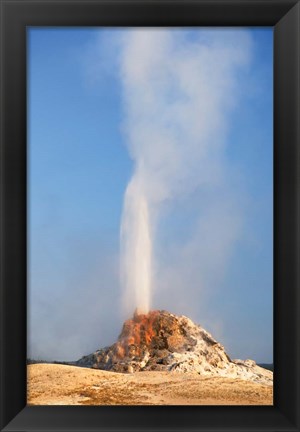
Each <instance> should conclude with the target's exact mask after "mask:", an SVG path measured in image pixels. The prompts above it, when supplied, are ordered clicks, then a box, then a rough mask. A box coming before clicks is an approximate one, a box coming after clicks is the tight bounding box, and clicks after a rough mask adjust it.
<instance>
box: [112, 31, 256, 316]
mask: <svg viewBox="0 0 300 432" xmlns="http://www.w3.org/2000/svg"><path fill="white" fill-rule="evenodd" d="M249 50H250V36H249V33H248V32H247V31H245V30H233V31H231V30H229V29H227V30H221V29H220V30H218V31H216V30H207V29H203V30H196V31H186V30H174V29H171V30H170V29H132V30H129V31H126V32H124V33H123V37H122V43H121V61H120V71H121V82H122V88H123V103H124V130H125V133H126V138H127V145H128V149H129V153H130V156H131V158H132V159H133V161H134V164H135V166H134V172H133V175H132V178H131V180H130V182H129V184H128V186H127V189H126V193H125V199H124V208H123V214H122V222H121V281H122V283H123V286H124V290H123V305H124V306H125V308H126V313H130V312H132V311H133V309H135V308H138V309H140V310H142V311H144V312H148V311H149V308H150V303H151V293H152V292H153V288H154V287H155V286H156V282H155V279H156V278H157V279H159V278H160V269H159V263H157V262H156V261H155V254H154V252H153V251H154V250H155V247H156V243H157V242H158V240H159V239H158V238H157V237H158V236H156V231H157V223H158V221H159V220H160V219H159V218H160V215H161V209H162V208H164V209H165V208H166V206H167V204H168V205H170V203H172V201H174V199H175V200H177V201H178V200H179V202H180V199H182V197H187V196H189V194H192V193H193V192H195V191H196V190H199V188H201V190H204V191H207V190H209V191H212V193H213V191H214V188H218V187H224V184H226V162H224V161H225V160H226V158H225V151H224V149H225V144H226V132H227V128H228V124H229V122H230V115H231V112H232V108H233V107H234V105H235V104H236V102H237V98H238V86H237V84H238V79H237V72H238V70H239V68H240V67H241V66H244V65H245V64H247V63H248V60H249ZM221 185H223V186H221Z"/></svg>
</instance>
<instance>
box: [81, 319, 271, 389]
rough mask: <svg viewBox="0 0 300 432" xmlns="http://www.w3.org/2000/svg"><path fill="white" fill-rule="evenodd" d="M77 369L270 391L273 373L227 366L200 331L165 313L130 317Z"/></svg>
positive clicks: (248, 364)
mask: <svg viewBox="0 0 300 432" xmlns="http://www.w3.org/2000/svg"><path fill="white" fill-rule="evenodd" d="M76 364H77V365H78V366H84V367H91V368H96V369H102V370H108V371H114V372H129V373H132V372H136V371H171V372H197V373H199V374H200V375H209V376H222V377H228V378H240V379H246V380H251V381H254V382H259V383H261V384H267V385H272V384H273V373H272V372H271V371H268V370H266V369H263V368H261V367H259V366H257V365H256V363H255V361H253V360H232V359H230V358H229V356H228V355H227V354H226V352H225V349H224V347H223V346H222V345H221V344H220V343H219V342H218V341H216V340H215V339H214V338H213V337H212V336H211V335H210V334H209V333H208V332H207V331H206V330H204V328H202V327H201V326H200V325H196V324H195V323H193V322H192V321H191V320H190V319H189V318H187V317H185V316H176V315H173V314H171V313H169V312H166V311H151V312H149V313H148V314H146V315H145V314H140V313H138V312H135V314H134V316H133V318H132V319H129V320H127V321H125V323H124V325H123V329H122V332H121V334H120V336H119V338H118V340H117V342H116V343H114V344H113V345H112V346H110V347H106V348H103V349H100V350H98V351H96V352H94V353H92V354H90V355H87V356H84V357H82V358H81V359H80V360H78V361H77V362H76Z"/></svg>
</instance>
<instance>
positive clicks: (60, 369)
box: [27, 364, 273, 405]
mask: <svg viewBox="0 0 300 432" xmlns="http://www.w3.org/2000/svg"><path fill="white" fill-rule="evenodd" d="M27 374H28V376H27V403H28V404H29V405H273V387H272V386H267V385H262V384H257V383H254V382H251V381H244V380H240V379H233V378H223V377H208V376H200V375H199V374H197V373H172V372H156V371H151V372H135V373H132V374H123V373H115V372H107V371H103V370H96V369H88V368H81V367H76V366H67V365H59V364H32V365H29V366H28V369H27Z"/></svg>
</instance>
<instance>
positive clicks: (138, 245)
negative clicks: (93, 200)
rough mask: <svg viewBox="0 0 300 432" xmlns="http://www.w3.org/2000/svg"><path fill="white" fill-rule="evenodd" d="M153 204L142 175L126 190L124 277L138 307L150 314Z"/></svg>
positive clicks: (123, 223)
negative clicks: (144, 186) (145, 189)
mask: <svg viewBox="0 0 300 432" xmlns="http://www.w3.org/2000/svg"><path fill="white" fill-rule="evenodd" d="M149 217H150V215H149V206H148V202H147V199H146V196H145V193H144V191H143V187H142V184H141V181H140V180H139V177H138V175H134V176H133V178H132V180H131V181H130V183H129V184H128V186H127V189H126V193H125V202H124V210H123V215H122V224H121V265H122V271H121V277H122V279H123V283H124V285H125V291H126V294H127V295H128V298H129V299H131V296H129V293H130V291H131V290H133V293H134V304H133V305H134V306H136V307H138V309H139V311H140V312H144V313H147V312H148V311H149V308H150V289H151V255H152V243H151V233H150V220H149Z"/></svg>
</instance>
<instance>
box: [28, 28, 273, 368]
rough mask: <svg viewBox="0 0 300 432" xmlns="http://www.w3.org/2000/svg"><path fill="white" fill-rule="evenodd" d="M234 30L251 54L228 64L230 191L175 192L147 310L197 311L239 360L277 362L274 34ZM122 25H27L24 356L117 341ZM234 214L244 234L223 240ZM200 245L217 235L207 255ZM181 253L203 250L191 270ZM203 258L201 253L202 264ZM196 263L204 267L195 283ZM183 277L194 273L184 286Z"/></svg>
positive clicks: (61, 353)
mask: <svg viewBox="0 0 300 432" xmlns="http://www.w3.org/2000/svg"><path fill="white" fill-rule="evenodd" d="M199 31H201V30H199ZM199 31H198V30H197V29H194V30H193V31H191V30H190V31H185V38H186V40H185V42H184V47H188V46H189V45H188V44H189V43H191V44H193V42H194V41H197V40H199ZM213 31H214V32H215V33H216V34H218V32H220V30H218V29H214V30H213ZM240 31H242V32H244V33H246V36H247V50H248V51H249V53H247V55H246V54H245V56H246V57H247V58H246V60H241V64H242V65H241V66H237V67H236V69H234V86H233V93H234V92H235V93H237V97H236V99H235V101H234V106H233V107H230V109H229V108H228V110H229V111H230V113H229V114H228V115H227V114H226V128H225V129H224V130H225V132H224V133H223V135H224V137H225V138H224V137H222V140H221V141H222V145H221V146H220V148H222V150H221V151H222V154H221V156H220V158H221V159H220V160H221V162H220V163H221V164H222V169H223V168H224V169H223V171H224V173H225V174H224V176H225V178H226V189H225V188H224V189H222V187H219V188H218V192H217V194H215V192H214V190H215V189H214V187H213V186H212V185H211V184H208V187H204V186H203V187H196V188H194V189H193V191H192V192H189V193H187V194H186V196H180V197H176V196H175V197H174V198H173V195H172V199H170V200H169V203H168V204H167V206H168V208H167V209H166V208H163V211H162V214H163V216H162V218H161V222H160V225H159V227H158V229H157V232H158V233H159V234H160V235H159V238H160V239H161V241H160V242H159V240H157V244H158V245H157V256H158V258H159V261H160V266H161V268H162V270H161V273H160V274H159V275H161V278H160V279H161V280H163V281H164V283H163V284H161V285H160V284H158V285H157V287H156V289H155V290H154V293H153V299H152V307H153V308H159V309H160V308H163V309H167V310H169V311H170V312H174V313H179V314H185V315H188V316H190V317H191V318H192V319H193V320H194V321H196V322H198V323H200V324H201V325H203V326H204V327H205V328H206V329H207V330H208V331H210V332H211V333H212V334H213V335H214V336H215V337H216V338H218V339H219V340H220V342H221V343H223V344H224V345H225V348H226V349H227V352H228V353H229V355H231V356H232V357H233V358H237V357H239V358H253V359H255V360H256V361H258V362H272V361H273V328H272V320H273V311H272V302H273V297H272V292H273V262H272V255H273V220H272V208H273V135H272V133H273V123H272V111H273V100H272V90H273V76H272V69H273V52H272V45H273V32H272V29H271V28H260V29H259V28H252V29H246V30H239V29H236V30H234V31H233V33H231V36H230V37H228V40H227V39H226V38H225V42H222V43H224V44H225V43H227V44H229V45H230V44H231V45H233V46H234V49H235V44H238V40H239V38H240V33H239V32H240ZM225 32H226V31H225ZM125 33H126V30H123V31H119V30H116V29H115V30H114V29H106V30H101V29H97V28H89V29H81V28H73V29H72V28H68V29H66V28H60V29H58V28H51V29H46V28H40V29H39V28H32V29H29V30H28V149H29V152H28V167H29V169H28V173H29V174H28V186H29V187H28V203H29V206H28V217H29V218H28V220H29V222H28V240H29V241H28V243H29V251H28V252H29V269H28V270H29V271H28V274H29V276H28V292H29V295H28V311H29V327H28V330H29V333H28V336H29V337H28V344H29V345H28V353H29V355H30V356H31V357H34V358H45V359H57V360H72V359H76V358H79V357H81V356H82V355H84V354H87V353H89V352H92V351H94V350H96V349H97V348H99V347H102V346H104V345H107V344H110V343H112V342H114V341H115V339H116V337H117V336H118V333H119V331H120V329H121V325H122V321H123V318H124V316H123V315H122V312H120V310H121V305H120V303H121V299H122V295H123V294H122V287H121V286H120V282H119V239H120V223H121V216H122V208H123V200H124V193H125V190H126V187H127V184H128V182H129V180H130V178H131V176H132V172H133V169H134V166H135V157H136V156H135V153H134V152H135V149H133V150H132V147H130V143H129V145H128V140H130V138H128V136H129V135H130V130H129V133H128V129H130V127H131V126H128V125H129V124H130V119H129V117H128V113H127V110H128V105H130V101H129V103H128V100H126V96H125V97H124V82H125V80H124V76H122V75H120V72H119V69H120V68H121V66H120V63H121V60H120V56H121V54H122V50H123V51H124V50H125V48H124V47H123V45H122V44H120V43H118V40H119V39H121V38H122V35H124V34H125ZM177 33H178V35H179V36H178V37H179V38H180V37H181V36H180V30H177ZM223 33H224V30H223ZM225 34H226V33H225ZM172 37H173V36H172ZM176 37H177V36H176V35H175V36H174V40H176ZM205 37H206V34H205V33H204V36H203V35H201V36H200V43H205ZM209 37H210V34H209ZM201 38H202V39H201ZM216 38H217V39H218V36H216ZM223 39H224V38H223ZM248 39H249V41H250V42H249V41H248ZM201 41H202V42H201ZM248 42H249V43H248ZM218 43H219V42H218ZM248 45H249V47H248ZM175 47H176V45H175ZM174 49H175V50H176V48H174ZM248 51H247V52H248ZM120 52H121V54H120ZM125 52H126V51H125ZM128 52H129V51H128ZM123 54H124V53H123ZM176 55H177V54H176V52H174V58H176ZM124 61H125V60H124V59H123V62H124ZM138 61H140V62H142V61H143V59H141V60H138ZM220 61H222V59H221V60H220ZM125 63H126V61H125ZM220 67H221V65H219V64H216V66H215V68H216V69H217V68H220ZM126 85H127V84H126ZM131 85H132V83H131ZM222 85H223V84H222ZM125 90H126V89H125ZM235 93H234V97H235ZM225 94H227V93H225ZM138 96H139V95H138ZM137 100H140V99H137ZM225 102H226V101H225ZM225 102H224V103H225ZM225 106H227V105H226V104H225ZM126 128H127V129H126ZM222 130H223V129H222ZM223 141H224V142H223ZM218 158H219V156H218ZM218 160H219V159H218ZM208 171H209V167H208ZM218 194H219V195H220V197H222V199H223V198H224V201H225V204H224V205H226V217H224V218H223V217H222V218H221V219H220V220H221V223H220V220H216V222H215V223H216V225H213V224H212V225H211V226H210V225H209V224H207V221H206V220H205V221H204V222H205V223H203V224H202V225H205V224H206V225H207V228H206V229H205V231H204V232H205V237H207V238H206V240H205V241H203V246H201V241H198V240H199V239H198V237H197V236H196V235H194V233H193V229H194V228H193V227H194V225H195V226H196V225H197V223H198V222H197V221H198V219H197V218H198V216H197V217H196V216H195V215H198V214H199V215H200V216H201V215H202V213H201V212H202V210H201V203H206V208H209V209H210V210H209V212H210V213H207V214H211V215H212V219H214V213H213V209H216V212H219V209H220V208H219V206H218V203H217V201H219V198H217V197H218V196H219V195H218ZM227 196H228V198H227ZM214 200H215V201H216V202H215V201H214ZM231 203H232V205H231ZM227 206H228V207H229V208H228V209H227ZM222 209H223V207H222ZM203 215H204V216H205V215H206V213H205V212H204V213H203ZM196 219H197V221H196ZM199 220H200V222H201V217H200V219H199ZM235 221H237V222H236V225H238V226H240V229H238V230H237V231H234V234H232V236H230V238H229V239H227V238H226V241H225V240H224V242H225V243H222V245H221V246H220V247H219V245H218V241H219V240H218V239H219V238H223V237H224V235H225V234H226V233H228V232H230V230H231V229H232V228H231V227H232V224H235ZM227 223H228V226H227V225H226V224H227ZM216 226H217V227H218V228H217V229H216ZM203 229H204V228H203ZM219 229H221V230H220V233H219V231H218V230H219ZM198 231H199V230H198ZM200 231H201V228H200ZM216 233H217V235H216ZM199 235H201V236H202V237H203V233H202V234H199ZM202 237H201V238H202ZM189 239H195V243H196V245H193V244H192V241H190V240H189ZM211 239H212V240H211ZM206 242H207V244H208V245H209V246H210V245H211V243H212V242H213V245H214V247H213V248H212V249H211V252H210V247H209V246H208V247H207V246H206ZM195 248H196V249H195ZM201 248H202V249H201ZM222 248H223V249H224V251H223V252H222V253H223V255H222V256H221V255H220V257H219V256H218V258H216V261H215V259H214V257H216V255H219V252H218V251H222ZM183 249H184V250H185V251H186V250H188V251H193V250H196V252H195V254H194V256H195V257H196V258H195V263H191V267H189V265H190V260H191V259H190V255H186V257H188V258H187V264H186V265H184V266H182V268H181V267H180V268H179V267H178V266H177V265H175V263H177V261H176V259H177V260H178V259H180V261H181V262H182V260H184V256H183V255H182V250H183ZM227 250H228V253H227ZM189 253H191V252H189ZM220 254H221V252H220ZM166 256H167V257H166ZM191 256H192V255H191ZM164 257H166V258H164ZM197 257H200V258H201V257H205V259H206V260H207V261H205V263H206V264H205V268H204V269H203V270H201V265H198V263H197V259H198V258H197ZM172 259H173V261H172ZM188 261H189V262H188ZM163 267H165V268H167V267H168V269H172V268H174V267H177V268H178V270H177V271H178V272H179V271H181V270H182V271H181V273H180V274H175V273H174V274H173V273H172V274H171V273H170V271H169V270H168V272H164V270H163ZM199 272H201V278H202V275H203V274H204V273H205V276H203V281H202V282H201V284H202V288H201V289H200V288H199V290H197V286H198V285H197V284H198V281H197V275H198V273H199ZM206 273H207V275H206ZM215 273H216V274H219V277H215ZM185 274H189V275H193V277H191V278H190V279H189V280H188V281H187V282H186V283H187V284H186V285H185V283H184V275H185ZM212 274H213V275H212ZM212 276H214V277H212ZM189 277H190V276H189ZM174 279H176V280H177V281H181V283H179V282H178V284H176V286H175V285H174V290H173V291H172V292H171V291H170V288H169V287H167V286H166V284H167V281H174ZM201 280H202V279H201ZM172 283H173V282H172ZM199 284H200V279H199ZM189 287H191V288H189Z"/></svg>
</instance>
